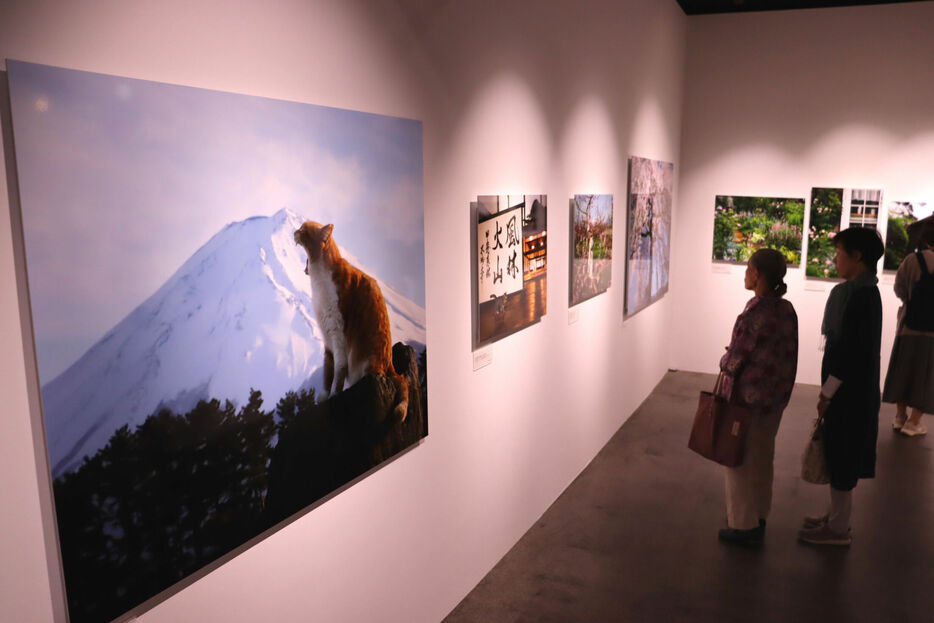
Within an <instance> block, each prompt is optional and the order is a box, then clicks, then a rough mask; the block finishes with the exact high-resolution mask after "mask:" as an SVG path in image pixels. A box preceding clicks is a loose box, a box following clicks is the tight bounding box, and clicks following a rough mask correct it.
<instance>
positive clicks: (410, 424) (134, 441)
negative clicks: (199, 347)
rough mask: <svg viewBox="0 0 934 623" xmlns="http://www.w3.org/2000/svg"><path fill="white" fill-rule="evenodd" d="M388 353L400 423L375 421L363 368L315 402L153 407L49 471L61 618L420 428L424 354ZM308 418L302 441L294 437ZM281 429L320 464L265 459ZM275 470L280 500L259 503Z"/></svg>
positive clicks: (270, 521)
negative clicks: (304, 467)
mask: <svg viewBox="0 0 934 623" xmlns="http://www.w3.org/2000/svg"><path fill="white" fill-rule="evenodd" d="M400 347H401V349H400ZM393 354H394V360H397V359H401V360H402V361H403V362H404V365H408V366H409V368H408V370H407V372H406V373H405V375H406V376H407V377H408V378H409V383H410V385H412V386H414V387H410V390H409V392H410V405H409V412H408V415H407V417H406V419H405V421H404V422H403V423H401V424H400V423H397V422H388V421H386V422H384V421H379V422H376V420H381V418H382V417H383V416H382V415H374V413H375V411H376V410H378V409H373V408H372V407H373V405H378V404H382V403H381V402H380V400H381V399H380V398H379V397H378V396H377V397H373V395H374V394H379V392H380V388H381V387H382V385H381V384H380V383H381V381H383V380H385V379H384V378H383V377H380V378H379V379H377V377H374V376H373V375H369V376H367V377H364V379H362V380H361V381H360V382H359V383H357V384H356V385H355V386H353V387H351V388H348V389H347V390H345V391H344V392H342V393H340V394H337V395H336V396H334V397H333V398H332V399H331V400H328V401H325V402H323V403H320V404H319V403H317V401H316V395H315V391H314V390H313V389H312V390H309V391H304V390H303V391H300V392H289V393H288V394H286V395H285V396H283V397H282V398H281V399H280V400H279V402H278V404H277V405H276V407H275V409H274V410H272V411H266V410H264V409H263V399H262V395H261V393H260V392H259V391H251V392H250V397H249V400H248V401H247V403H246V404H245V405H243V406H241V407H240V408H239V409H238V408H236V407H235V406H234V405H233V404H232V403H231V402H230V401H226V402H224V403H223V404H221V402H220V401H219V400H216V399H212V400H207V401H201V402H199V403H198V404H197V405H196V406H195V407H194V408H193V409H192V410H191V411H189V412H187V413H184V414H176V413H173V412H171V411H170V410H168V409H163V410H160V411H159V412H157V413H154V414H153V415H150V416H149V417H148V418H147V419H146V420H145V421H144V422H143V423H142V424H140V425H139V426H138V427H137V428H136V429H135V430H130V429H129V427H128V426H123V427H122V428H120V429H118V430H117V431H116V432H115V433H114V434H113V436H112V437H111V438H110V440H109V441H108V443H107V445H106V446H104V447H103V448H102V449H100V450H99V451H98V452H97V453H96V454H94V455H93V456H89V457H87V458H85V460H84V462H83V463H82V465H81V466H80V467H79V468H78V469H76V470H75V471H73V472H70V473H67V474H64V475H63V476H61V477H60V478H58V479H56V481H55V482H54V483H53V486H54V493H55V504H56V512H57V520H58V526H59V537H60V542H61V549H62V560H63V565H64V573H65V581H66V586H67V587H68V604H69V614H70V620H71V621H72V622H73V623H83V622H100V621H109V620H111V619H113V618H115V617H117V616H119V615H120V614H122V613H124V612H126V611H128V610H130V609H132V608H134V607H135V606H137V605H139V604H140V603H142V602H144V601H146V600H147V599H149V598H151V597H153V596H154V595H157V594H158V593H160V592H161V591H163V590H165V589H167V588H169V587H170V586H172V585H173V584H175V583H176V582H178V581H180V580H182V579H183V578H185V577H186V576H188V575H190V574H192V573H194V572H195V571H197V570H198V569H201V568H202V567H204V566H205V565H207V564H209V563H211V562H212V561H214V560H217V559H218V558H220V557H222V556H223V555H225V554H226V553H228V552H230V551H231V550H233V549H235V548H237V547H239V546H240V545H242V544H243V543H245V542H247V541H249V540H250V539H251V538H253V537H255V536H257V535H258V534H260V533H261V532H263V531H264V530H266V529H268V528H270V527H272V526H274V525H275V524H276V523H278V522H279V521H281V520H283V519H285V518H286V517H288V516H289V515H290V514H291V513H293V512H295V511H296V510H300V508H293V507H289V506H288V505H287V504H284V503H282V501H283V500H298V502H297V504H302V505H307V504H308V503H311V502H313V501H314V500H315V499H318V498H320V497H321V496H322V495H324V494H326V493H328V492H330V491H333V490H335V489H337V488H338V487H339V486H341V485H342V484H344V483H346V482H347V481H348V480H349V479H352V478H353V477H356V476H358V475H360V474H362V473H364V472H365V471H366V470H367V469H370V468H372V467H373V466H375V465H376V464H378V463H379V462H381V461H382V460H385V459H386V458H388V457H389V456H392V454H395V453H397V452H398V451H399V450H401V449H403V448H404V447H407V446H408V445H411V444H412V443H414V442H415V441H417V440H418V439H420V438H421V437H423V436H424V435H425V434H427V420H426V418H425V417H424V414H425V413H426V411H425V409H426V407H427V404H426V396H427V392H426V389H427V355H426V354H425V352H424V351H423V352H422V353H421V355H420V356H419V357H418V358H417V359H416V356H415V353H414V351H413V350H412V349H411V348H410V347H407V346H402V345H401V344H397V345H396V347H395V348H394V352H393ZM397 355H398V357H397ZM406 360H407V361H406ZM398 367H399V364H398V363H397V369H398ZM383 385H386V388H385V389H386V392H388V394H389V396H391V395H392V389H391V384H390V383H389V382H388V381H385V383H383ZM358 386H359V387H358ZM413 398H414V400H412V399H413ZM382 402H384V403H385V404H386V405H387V409H386V411H387V412H391V404H390V403H389V402H387V401H385V400H384V401H382ZM413 403H414V404H413ZM335 422H339V423H340V424H335ZM309 427H310V428H311V429H312V430H314V433H315V435H316V438H315V439H314V440H311V441H310V440H309V439H308V438H306V437H305V436H303V429H309ZM284 438H289V439H291V440H293V442H295V441H297V442H298V443H300V444H302V445H303V446H304V448H303V449H302V451H303V453H305V454H315V455H316V456H315V457H314V459H315V461H316V463H315V464H314V467H315V468H320V467H321V466H324V467H325V469H321V470H319V471H323V472H327V473H324V474H320V475H316V474H308V473H296V472H295V470H294V469H291V467H290V465H288V462H289V461H290V459H289V457H278V456H277V452H279V451H280V450H281V449H279V448H277V445H281V442H282V440H283V439H284ZM358 440H359V441H358ZM355 445H357V446H359V448H357V447H355ZM277 460H278V461H279V463H280V464H279V466H278V469H277V466H276V461H277ZM290 469H291V471H290ZM276 473H278V475H279V476H278V477H279V482H278V483H275V482H273V483H272V484H273V486H274V487H277V488H278V491H277V494H278V497H279V500H280V504H279V508H278V509H276V510H274V511H272V512H271V511H270V508H269V497H270V495H269V494H270V488H271V487H270V485H271V481H272V480H274V479H275V478H276V475H275V474H276ZM283 474H285V475H284V476H283ZM335 478H338V479H340V480H335ZM290 488H292V489H296V488H300V489H303V490H302V491H298V492H294V491H291V490H289V489H290Z"/></svg>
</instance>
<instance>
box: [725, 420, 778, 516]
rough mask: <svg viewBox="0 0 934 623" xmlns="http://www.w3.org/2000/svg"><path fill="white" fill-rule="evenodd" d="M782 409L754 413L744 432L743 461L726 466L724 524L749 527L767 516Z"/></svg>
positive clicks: (769, 507) (770, 504)
mask: <svg viewBox="0 0 934 623" xmlns="http://www.w3.org/2000/svg"><path fill="white" fill-rule="evenodd" d="M782 411H783V409H781V408H778V409H775V410H772V411H765V412H763V413H760V414H758V415H756V417H755V418H753V420H752V422H751V423H750V425H749V430H748V432H747V433H746V451H745V455H744V458H743V464H742V465H740V466H738V467H727V468H725V469H726V517H727V525H728V526H729V527H730V528H736V529H737V530H749V529H751V528H755V527H756V526H758V525H759V519H766V518H767V517H768V516H769V509H771V507H772V476H773V471H774V470H773V468H774V462H775V435H776V434H778V425H779V424H780V423H781V421H782Z"/></svg>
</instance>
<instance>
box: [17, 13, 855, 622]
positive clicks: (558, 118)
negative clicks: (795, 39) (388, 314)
mask: <svg viewBox="0 0 934 623" xmlns="http://www.w3.org/2000/svg"><path fill="white" fill-rule="evenodd" d="M687 24H688V19H687V18H686V17H685V16H684V15H683V13H682V12H681V10H680V8H679V7H678V5H677V4H676V2H675V1H674V0H670V1H668V0H666V1H664V2H659V1H658V0H615V1H613V2H601V1H598V0H587V1H584V2H578V3H575V4H574V5H573V7H572V6H571V4H569V3H566V2H564V1H562V0H548V1H544V2H542V1H540V0H539V1H533V0H523V1H516V2H508V3H502V2H496V1H492V0H489V1H487V0H474V1H472V2H449V1H442V2H436V1H431V0H397V1H396V2H385V1H383V0H333V1H312V2H309V1H307V0H293V1H287V0H281V1H277V2H267V3H262V4H260V3H253V2H235V3H231V2H221V1H219V0H202V1H196V2H187V1H186V2H182V1H179V0H168V1H166V2H161V3H157V4H151V3H127V2H117V1H112V0H105V1H97V0H95V1H91V0H77V1H73V2H69V3H65V4H63V3H60V2H53V1H44V0H41V1H34V0H33V1H27V0H23V1H11V2H5V3H2V4H0V59H5V58H14V59H18V60H24V61H31V62H37V63H45V64H50V65H57V66H61V67H68V68H73V69H81V70H88V71H94V72H101V73H108V74H114V75H120V76H127V77H133V78H141V79H147V80H156V81H162V82H168V83H174V84H182V85H190V86H196V87H204V88H210V89H218V90H223V91H231V92H237V93H245V94H250V95H261V96H266V97H272V98H280V99H288V100H295V101H301V102H308V103H313V104H322V105H329V106H336V107H342V108H350V109H355V110H362V111H367V112H375V113H381V114H387V115H397V116H404V117H410V118H415V119H420V120H422V121H423V122H424V126H423V133H424V162H425V169H424V174H425V223H426V247H427V248H426V252H427V315H428V326H429V329H428V350H429V353H430V357H429V359H430V365H429V379H430V380H429V428H430V434H429V436H428V438H427V439H426V440H424V442H423V443H421V444H420V445H419V446H418V447H416V448H414V449H412V450H411V451H410V452H408V453H406V454H404V455H403V456H401V457H400V458H398V459H397V460H395V461H393V462H391V463H390V464H388V465H386V466H384V467H383V468H381V469H378V470H376V471H375V473H373V474H371V475H370V476H368V477H367V478H365V479H363V480H361V481H360V482H358V483H356V484H355V485H353V486H352V487H350V488H349V489H347V490H345V491H343V492H341V493H339V494H338V495H336V496H334V497H333V498H331V499H330V500H328V501H326V502H325V503H323V504H321V505H320V506H318V507H317V508H315V509H314V510H313V511H312V512H310V513H308V514H306V515H304V516H302V517H301V518H299V519H297V520H296V521H294V522H292V523H290V524H289V525H287V526H286V527H284V528H282V529H281V530H279V531H278V532H275V533H274V534H272V535H271V536H269V537H268V538H266V539H265V540H262V541H261V542H259V543H258V544H255V545H254V546H253V547H251V548H245V550H244V551H242V553H240V554H239V555H238V556H236V557H233V558H232V559H231V560H229V561H228V562H226V563H225V564H223V565H221V566H219V567H217V568H215V569H213V570H212V571H211V572H210V573H208V574H206V575H204V577H201V578H199V579H198V580H197V581H196V582H194V583H192V584H190V585H189V586H187V587H185V588H184V589H183V590H180V591H178V592H176V593H174V594H173V595H171V596H170V597H169V598H168V599H166V600H164V601H161V602H160V603H158V604H157V605H155V606H154V607H153V608H151V609H149V610H147V611H145V612H144V613H143V614H141V615H140V617H139V620H140V621H145V622H147V623H156V622H169V621H182V620H202V621H225V622H230V623H237V622H244V623H245V622H248V621H250V622H252V621H258V620H267V621H277V620H321V621H362V620H372V621H377V620H378V621H435V620H439V619H440V618H442V617H443V616H444V615H445V614H447V613H448V612H449V611H450V610H451V609H452V608H453V607H454V606H455V605H456V604H457V603H458V601H459V600H460V599H461V598H462V597H463V596H464V595H465V594H466V593H467V592H468V591H469V590H470V589H471V588H472V587H473V586H474V585H475V584H476V583H477V582H478V581H479V580H480V578H481V577H482V576H483V575H484V574H485V573H486V572H487V571H488V570H489V569H490V568H491V567H492V566H493V565H494V564H495V563H496V561H497V560H498V559H499V558H500V557H501V556H502V555H503V554H504V553H505V552H506V551H507V550H508V549H509V547H511V546H512V544H513V543H515V541H516V540H517V539H518V538H519V537H520V536H521V535H522V534H523V533H524V532H525V530H527V529H528V528H529V527H530V526H531V525H532V524H533V523H534V521H535V520H536V519H537V518H538V517H539V516H540V515H541V514H542V512H544V510H545V509H546V508H547V507H548V505H549V504H550V503H551V502H552V501H553V500H554V499H555V498H556V497H557V496H558V495H559V494H560V492H561V491H562V490H563V489H564V488H565V487H566V486H567V485H568V484H569V483H570V482H571V481H572V480H573V479H574V477H575V476H576V475H577V474H578V473H579V472H580V471H581V470H582V469H583V468H584V467H585V466H586V464H587V463H588V462H589V461H590V460H591V459H592V458H593V456H594V455H595V454H596V452H597V451H598V450H599V449H600V448H601V447H602V446H603V445H604V444H605V443H606V441H607V440H608V439H609V437H610V436H611V435H612V434H613V432H614V431H616V430H617V428H618V427H619V426H620V424H622V423H623V422H624V421H625V420H626V418H627V417H629V415H631V413H632V412H633V411H634V410H635V409H636V407H637V406H638V405H639V403H640V402H641V401H642V400H643V399H644V398H645V396H646V395H648V393H649V392H650V391H651V390H652V388H653V387H654V386H655V384H656V383H657V382H658V380H659V379H660V378H661V377H662V376H663V374H664V373H665V370H666V369H667V368H668V367H669V364H670V361H669V359H670V357H669V349H668V344H669V336H668V333H669V327H670V326H672V322H673V320H674V318H673V316H672V311H673V310H674V304H675V302H676V300H678V299H676V297H675V296H674V294H675V292H670V293H669V294H668V295H667V296H666V297H664V298H663V299H662V300H661V301H660V302H659V303H657V304H655V305H653V306H651V307H650V308H648V309H646V310H644V311H642V312H640V313H639V314H637V315H636V316H634V317H632V318H630V319H628V320H626V321H625V322H623V319H622V305H623V300H622V299H623V288H622V285H623V283H624V282H623V277H624V254H623V248H624V246H623V241H624V232H625V225H624V223H625V196H626V164H627V157H628V156H629V155H630V154H635V155H640V156H644V157H649V158H655V159H662V160H668V161H673V162H675V173H676V176H677V174H678V173H679V171H680V169H681V167H682V164H681V162H680V161H679V154H680V152H681V136H682V129H681V118H682V102H683V100H684V94H683V92H682V88H683V86H684V84H685V77H684V72H685V45H686V41H687ZM690 84H692V87H693V86H694V85H693V83H690ZM9 139H10V137H9V136H8V135H5V136H4V141H7V142H8V141H9ZM0 157H2V155H0ZM13 164H14V163H13V162H11V161H9V160H4V162H3V167H4V170H6V171H9V169H10V168H11V167H12V166H13ZM844 181H845V180H844ZM14 182H15V178H13V177H8V176H7V175H0V293H2V296H0V336H2V346H3V347H2V348H0V395H2V396H3V397H4V405H5V406H4V414H3V417H2V418H0V457H2V458H0V504H2V506H3V509H4V510H3V512H2V513H0V621H17V622H33V621H36V622H46V621H53V620H55V621H59V620H63V616H64V615H63V611H62V609H61V604H60V601H59V597H58V595H59V591H60V586H59V585H58V580H57V578H56V577H55V575H54V573H52V574H51V575H50V565H49V559H52V560H53V561H54V559H55V557H56V553H55V549H54V542H53V541H51V540H50V539H51V538H52V535H51V532H50V525H49V524H48V521H47V518H48V517H49V508H48V503H49V498H48V490H47V478H48V468H47V466H46V465H45V464H44V463H42V461H37V452H38V457H39V458H40V459H41V453H42V452H43V448H42V439H41V428H39V427H36V426H35V424H36V422H37V420H35V419H34V416H36V415H37V414H36V413H35V412H34V411H35V409H34V408H33V410H32V412H31V409H30V404H31V403H35V400H36V390H35V378H34V375H35V371H34V368H33V364H32V362H31V358H32V355H31V349H32V344H31V341H30V339H29V338H28V335H27V337H26V338H25V339H24V337H23V325H22V324H21V309H22V305H24V304H25V299H24V298H23V297H21V296H19V293H18V291H19V290H20V289H21V286H22V282H21V281H18V277H17V271H16V268H15V266H16V263H15V261H14V257H15V256H14V235H15V231H14V227H13V222H14V219H13V218H12V217H13V216H14V213H13V212H12V211H11V208H10V204H9V201H8V194H9V191H10V188H9V187H8V184H10V183H14ZM676 191H677V188H676ZM583 192H600V193H612V194H613V195H614V197H615V204H616V209H615V219H616V223H617V230H616V232H617V234H616V240H617V243H616V248H617V252H616V253H615V258H614V266H613V285H612V286H611V288H610V290H609V291H608V292H607V293H606V294H605V295H602V296H599V297H597V298H594V299H592V300H590V301H587V302H585V303H582V304H581V305H579V306H577V307H575V308H574V312H575V316H576V317H577V320H576V322H574V323H570V322H569V320H571V318H569V312H568V308H567V302H566V301H567V298H568V292H567V280H568V267H567V257H568V252H569V250H568V242H567V241H568V235H569V232H568V217H567V214H568V213H567V209H568V207H567V205H568V204H567V202H568V199H569V198H570V197H571V196H572V195H573V194H574V193H583ZM499 193H502V194H506V193H547V195H548V203H549V227H548V229H549V240H550V245H549V246H550V249H549V267H548V275H549V278H548V295H549V296H548V314H547V315H546V316H545V318H544V319H543V321H542V322H541V323H540V324H538V325H536V326H533V327H531V328H529V329H527V330H525V331H522V332H520V333H518V334H516V335H513V336H511V337H508V338H506V339H504V340H502V341H500V342H497V343H495V344H494V345H492V346H491V347H490V348H489V349H488V350H487V351H486V353H487V354H488V355H489V356H490V357H491V358H492V362H491V364H490V365H488V366H487V367H485V368H483V369H481V370H479V371H476V372H474V371H473V365H472V364H473V359H472V356H471V329H470V327H471V316H470V305H471V301H470V267H469V258H470V247H469V239H470V238H469V232H470V225H471V224H470V220H469V202H470V201H471V200H472V199H474V198H475V197H476V195H478V194H499ZM676 196H677V192H676ZM676 201H677V200H676ZM676 206H677V202H676ZM306 213H310V210H307V211H306ZM691 214H692V209H678V208H677V207H676V216H675V222H674V223H673V229H674V239H675V240H676V241H678V240H681V241H684V240H685V237H684V235H683V234H684V232H683V231H682V228H683V226H682V224H681V223H680V222H679V221H678V219H679V218H681V216H682V215H687V218H688V219H690V215H691ZM100 226H101V227H107V224H106V223H101V225H100ZM115 234H116V232H115ZM673 259H674V260H675V262H677V261H682V262H683V261H684V257H683V252H682V251H675V253H674V254H673ZM703 268H704V269H705V270H706V269H707V266H706V264H705V265H704V267H703ZM675 270H678V268H677V265H676V266H675ZM679 280H680V281H685V277H684V275H683V273H681V274H680V279H679ZM673 287H674V288H677V287H678V285H677V283H674V284H673ZM681 300H683V299H681ZM27 328H28V325H27ZM682 365H685V364H682ZM37 449H38V450H37ZM37 465H38V467H37ZM51 567H52V568H53V569H54V565H52V566H51Z"/></svg>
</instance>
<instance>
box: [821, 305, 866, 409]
mask: <svg viewBox="0 0 934 623" xmlns="http://www.w3.org/2000/svg"><path fill="white" fill-rule="evenodd" d="M871 294H872V288H862V289H861V290H858V291H857V292H854V293H853V296H852V297H851V298H850V301H849V303H848V304H847V307H846V312H845V313H844V315H843V328H842V332H841V335H840V339H839V340H837V341H836V342H835V343H834V347H833V350H832V352H831V356H830V359H829V361H828V370H827V371H828V376H827V380H826V381H825V382H824V385H823V386H822V387H821V402H826V403H828V404H829V402H830V401H831V400H832V399H833V397H834V395H836V393H837V392H838V391H839V389H840V387H841V386H843V385H844V384H846V383H847V382H856V381H857V380H858V376H859V372H860V370H862V368H863V367H865V366H866V365H869V363H871V361H872V359H873V357H874V356H878V353H876V354H875V355H874V354H873V348H874V347H873V344H875V343H876V342H877V341H878V340H877V339H874V338H873V331H874V325H875V324H876V322H875V320H874V319H875V316H876V314H875V313H874V310H873V300H872V297H871Z"/></svg>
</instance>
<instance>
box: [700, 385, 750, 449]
mask: <svg viewBox="0 0 934 623" xmlns="http://www.w3.org/2000/svg"><path fill="white" fill-rule="evenodd" d="M722 385H723V375H722V374H721V375H720V376H718V377H717V383H716V385H715V386H714V390H713V392H703V391H702V392H701V393H700V398H699V399H698V401H697V413H696V414H695V415H694V426H692V427H691V438H690V439H689V440H688V448H690V449H691V450H693V451H694V452H697V453H698V454H699V455H701V456H702V457H704V458H707V459H710V460H711V461H714V462H716V463H719V464H720V465H726V466H727V467H736V466H738V465H742V464H743V454H744V450H745V446H746V433H747V431H748V430H749V424H750V422H751V419H752V418H753V417H754V412H753V410H752V409H750V408H748V407H744V406H741V405H738V404H735V403H733V402H732V401H731V400H728V399H725V398H722V397H721V396H720V389H721V387H722Z"/></svg>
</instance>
